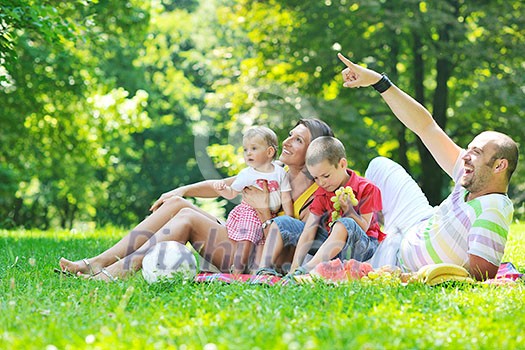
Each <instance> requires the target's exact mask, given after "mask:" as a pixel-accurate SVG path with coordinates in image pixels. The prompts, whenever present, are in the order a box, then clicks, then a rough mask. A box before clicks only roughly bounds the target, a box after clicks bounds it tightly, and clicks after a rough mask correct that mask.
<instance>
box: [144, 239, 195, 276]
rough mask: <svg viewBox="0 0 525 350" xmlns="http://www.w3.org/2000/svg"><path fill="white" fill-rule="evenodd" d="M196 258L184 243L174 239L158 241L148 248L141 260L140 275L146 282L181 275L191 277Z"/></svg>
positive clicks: (193, 272) (193, 274)
mask: <svg viewBox="0 0 525 350" xmlns="http://www.w3.org/2000/svg"><path fill="white" fill-rule="evenodd" d="M196 274H197V260H195V256H194V255H193V253H192V252H191V251H190V250H189V249H188V248H186V246H185V245H183V244H180V243H179V242H175V241H167V242H160V243H157V244H156V245H154V246H153V247H152V248H150V249H149V250H148V252H147V253H146V255H145V256H144V260H142V276H144V279H145V280H146V282H148V283H154V282H157V281H158V280H161V279H165V278H171V277H173V276H175V275H181V276H182V277H184V278H188V279H189V278H193V277H195V275H196Z"/></svg>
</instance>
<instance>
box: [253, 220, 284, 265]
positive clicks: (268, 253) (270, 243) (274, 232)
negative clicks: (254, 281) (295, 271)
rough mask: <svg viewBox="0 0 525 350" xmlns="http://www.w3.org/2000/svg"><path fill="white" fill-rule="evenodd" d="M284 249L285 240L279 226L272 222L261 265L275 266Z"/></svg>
mask: <svg viewBox="0 0 525 350" xmlns="http://www.w3.org/2000/svg"><path fill="white" fill-rule="evenodd" d="M283 249H284V242H283V239H282V237H281V232H280V231H279V227H278V226H277V224H275V223H272V224H271V225H270V232H268V236H267V237H266V242H265V243H264V247H263V251H262V254H261V260H260V262H259V264H258V265H259V267H274V264H275V263H276V261H277V259H278V258H279V256H280V255H281V253H282V251H283Z"/></svg>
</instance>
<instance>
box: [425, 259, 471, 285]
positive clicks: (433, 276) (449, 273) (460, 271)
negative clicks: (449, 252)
mask: <svg viewBox="0 0 525 350" xmlns="http://www.w3.org/2000/svg"><path fill="white" fill-rule="evenodd" d="M417 277H418V280H419V281H420V282H422V283H426V284H429V285H435V284H438V283H442V282H445V281H450V280H453V281H460V280H461V281H464V280H467V279H470V275H469V273H468V271H467V270H466V269H465V268H464V267H462V266H459V265H455V264H449V263H441V264H431V265H426V266H423V267H421V268H420V269H419V271H418V272H417Z"/></svg>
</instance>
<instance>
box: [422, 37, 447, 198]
mask: <svg viewBox="0 0 525 350" xmlns="http://www.w3.org/2000/svg"><path fill="white" fill-rule="evenodd" d="M448 34H449V33H448V29H447V28H446V27H445V28H443V29H442V30H441V32H440V38H442V42H448V40H449V35H448ZM436 72H437V75H436V90H435V91H434V99H433V103H432V107H433V108H432V111H433V113H432V114H433V117H434V120H435V121H436V122H437V124H438V125H439V126H440V127H441V128H442V129H445V127H446V124H447V108H448V86H447V82H448V80H449V78H450V74H451V72H452V62H451V60H450V59H449V58H448V57H447V56H445V55H439V56H438V59H437V61H436ZM418 149H419V155H420V157H421V168H422V173H423V176H422V178H421V188H422V189H423V192H424V193H425V194H426V196H427V198H428V200H429V202H430V204H432V205H436V204H439V203H440V202H441V201H442V200H443V197H444V196H443V193H442V189H443V185H444V183H445V178H446V176H447V175H446V174H445V172H444V171H443V170H442V169H441V167H440V166H439V165H438V164H437V163H436V161H435V160H434V157H432V155H431V154H430V152H429V151H428V150H427V148H426V147H425V146H424V145H423V143H422V142H421V141H420V140H418Z"/></svg>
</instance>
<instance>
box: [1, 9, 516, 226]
mask: <svg viewBox="0 0 525 350" xmlns="http://www.w3.org/2000/svg"><path fill="white" fill-rule="evenodd" d="M522 13H523V4H522V3H521V2H520V1H503V0H493V1H472V0H461V1H456V0H446V1H438V2H425V1H416V0H400V1H397V2H391V1H390V2H389V1H382V0H367V1H352V2H349V1H347V0H337V1H336V0H327V1H324V2H304V1H296V0H288V1H283V0H269V1H247V0H213V1H197V0H188V1H162V2H151V3H150V2H146V3H144V2H141V1H138V0H128V1H125V2H118V1H96V0H93V1H73V2H60V1H46V2H44V3H37V2H35V1H29V0H4V1H2V3H1V8H0V101H1V103H2V109H1V110H0V123H1V125H2V133H1V134H0V148H1V150H2V152H1V153H0V214H2V218H3V219H2V221H1V222H0V224H1V225H2V226H19V225H24V226H33V227H41V228H47V227H49V226H50V225H61V226H65V227H72V225H73V224H74V223H75V222H96V223H100V224H107V223H114V224H121V225H129V224H132V223H135V222H137V220H139V219H140V218H142V217H143V216H144V215H146V214H147V212H146V209H147V207H148V204H149V203H151V201H153V200H154V199H155V198H157V197H158V196H159V195H160V194H161V193H162V192H165V191H167V190H169V189H171V188H174V187H176V186H179V185H182V184H186V183H190V182H195V181H199V180H202V179H210V178H217V177H221V176H226V175H233V174H235V173H237V172H238V170H239V169H240V168H241V167H242V166H243V164H242V157H241V156H240V152H239V146H240V144H241V135H242V131H243V130H244V129H245V128H246V127H248V126H250V125H252V124H267V125H269V126H270V127H272V128H273V129H274V130H275V131H276V132H277V133H278V135H279V137H280V139H281V140H282V139H283V138H284V137H286V133H287V131H288V130H289V128H290V127H291V126H293V125H294V123H295V122H296V121H297V119H299V118H301V117H318V118H321V119H323V120H325V121H327V122H328V123H329V124H330V125H331V126H332V127H333V129H334V131H335V133H336V136H338V137H339V138H340V139H341V140H342V141H343V142H344V143H345V145H346V147H347V155H348V158H349V161H350V165H351V166H352V167H354V168H355V169H356V170H357V171H359V172H364V169H365V167H366V164H367V162H368V161H369V160H370V159H371V158H372V157H373V156H375V155H378V154H379V155H385V156H389V157H392V158H394V159H395V160H397V161H399V162H400V163H401V164H403V166H405V167H406V168H407V169H408V170H409V171H410V172H411V173H412V174H413V175H414V176H415V177H416V178H417V179H418V180H419V181H420V183H421V184H422V186H423V188H424V190H425V192H426V193H427V195H429V197H430V199H431V201H432V202H433V203H436V202H438V201H439V200H440V199H441V198H442V196H443V195H444V194H445V193H447V192H448V191H447V189H448V187H449V182H448V181H447V179H446V177H445V176H444V174H443V173H442V172H441V170H440V169H439V168H437V165H436V164H435V163H434V162H433V160H432V158H431V157H430V155H429V154H428V152H427V151H426V149H425V148H424V147H423V145H422V144H420V143H419V141H418V140H417V138H416V137H415V136H414V135H413V134H412V133H411V132H408V131H407V130H405V128H404V127H403V126H402V125H401V124H400V123H399V122H398V121H397V119H395V117H394V116H393V115H392V113H391V112H390V110H389V109H388V108H387V106H386V104H384V103H383V102H382V101H381V99H380V97H379V96H377V93H376V92H375V91H373V90H372V89H359V90H352V91H348V90H343V88H342V79H341V77H340V71H341V69H342V68H343V66H342V64H341V63H340V62H339V61H338V59H337V58H336V53H337V52H339V51H341V52H342V53H344V54H345V55H347V56H349V57H350V58H351V59H353V60H354V61H356V62H359V63H361V64H366V65H368V66H370V67H372V68H374V69H376V70H379V71H385V72H387V74H388V75H389V77H390V78H391V80H393V81H394V82H395V83H396V84H397V85H398V86H400V87H401V88H402V89H403V90H405V91H407V92H408V93H410V94H411V95H412V96H414V97H416V99H417V100H418V101H420V102H421V103H422V104H424V105H425V106H426V107H427V108H428V109H429V110H431V111H432V113H433V115H434V117H435V119H436V120H437V121H438V123H439V124H440V125H441V126H442V127H444V128H445V129H446V130H447V132H448V133H449V135H451V137H452V138H453V139H454V140H455V141H457V142H458V143H459V144H460V145H463V146H466V145H467V144H468V142H469V141H470V140H471V139H472V137H473V136H474V135H476V134H477V133H479V132H480V131H482V130H490V129H492V130H499V131H502V132H506V133H508V134H510V135H511V136H512V137H513V138H514V139H515V140H516V141H518V142H520V143H523V142H524V140H523V139H524V132H523V128H522V127H521V124H522V120H523V117H524V115H523V111H524V110H525V109H524V102H523V101H524V99H523V86H525V82H524V77H523V74H520V73H521V72H523V68H524V65H523V57H524V56H525V52H524V50H525V45H524V44H525V42H524V41H525V32H524V30H523V28H525V26H524V23H523V22H524V18H523V16H522V15H521V14H522ZM524 176H525V175H524V174H523V171H518V173H517V174H516V175H515V179H514V181H513V185H512V186H511V189H510V193H511V197H513V198H515V202H516V204H517V205H521V206H522V207H523V204H520V203H523V201H524V200H525V198H524V195H523V193H524V192H525V188H523V187H520V186H522V185H521V184H523V183H525V181H523V180H524ZM207 205H209V204H207ZM221 205H222V204H221ZM229 205H230V206H231V204H229ZM522 210H523V209H522Z"/></svg>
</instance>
